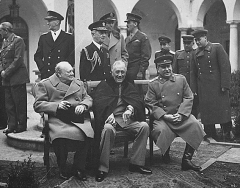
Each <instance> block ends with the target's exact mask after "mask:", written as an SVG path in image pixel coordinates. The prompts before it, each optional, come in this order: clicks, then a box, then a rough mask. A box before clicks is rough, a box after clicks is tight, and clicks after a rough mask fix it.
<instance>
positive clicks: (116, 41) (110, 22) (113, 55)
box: [100, 12, 128, 66]
mask: <svg viewBox="0 0 240 188" xmlns="http://www.w3.org/2000/svg"><path fill="white" fill-rule="evenodd" d="M100 20H103V21H104V22H105V23H106V28H107V30H108V32H107V36H106V37H105V40H104V42H103V44H102V46H103V47H105V48H106V49H108V51H109V55H110V64H111V66H112V65H113V63H114V62H115V61H118V60H122V61H124V62H125V63H126V65H127V64H128V52H127V50H126V44H125V40H124V37H123V35H122V34H121V33H120V30H119V29H118V26H117V24H116V23H117V22H116V18H115V13H113V12H110V13H108V14H105V15H104V16H102V17H101V18H100Z"/></svg>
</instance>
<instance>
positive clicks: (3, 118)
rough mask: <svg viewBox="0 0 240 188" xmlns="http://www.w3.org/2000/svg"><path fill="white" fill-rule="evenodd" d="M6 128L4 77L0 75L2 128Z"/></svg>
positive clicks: (0, 125) (0, 126)
mask: <svg viewBox="0 0 240 188" xmlns="http://www.w3.org/2000/svg"><path fill="white" fill-rule="evenodd" d="M0 64H1V62H0ZM5 128H7V113H6V109H5V94H4V87H3V86H2V77H1V76H0V129H5Z"/></svg>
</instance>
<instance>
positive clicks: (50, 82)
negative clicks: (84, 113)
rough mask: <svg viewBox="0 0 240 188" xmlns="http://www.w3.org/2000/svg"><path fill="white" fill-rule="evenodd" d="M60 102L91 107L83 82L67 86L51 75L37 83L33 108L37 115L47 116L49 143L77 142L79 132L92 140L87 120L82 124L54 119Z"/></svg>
mask: <svg viewBox="0 0 240 188" xmlns="http://www.w3.org/2000/svg"><path fill="white" fill-rule="evenodd" d="M62 100H66V101H68V102H70V104H71V105H72V106H73V107H76V106H77V105H79V104H84V105H86V106H87V107H88V108H90V107H91V106H92V98H91V97H90V96H89V95H88V94H87V92H86V90H85V88H84V85H83V82H82V81H80V80H78V79H74V80H73V81H72V83H71V85H70V86H68V85H66V84H64V83H62V82H61V81H60V80H59V78H58V77H57V76H56V75H55V74H53V75H52V76H50V77H49V78H47V79H44V80H42V81H41V82H39V83H38V84H37V89H36V97H35V102H34V104H33V107H34V110H35V111H36V112H37V113H42V112H45V113H47V114H49V128H50V132H49V134H50V139H51V141H53V140H54V139H56V138H68V139H72V140H79V139H80V138H79V137H80V135H81V133H80V131H81V130H82V131H83V132H84V133H85V135H86V136H87V137H89V138H93V137H94V132H93V128H92V126H91V124H90V121H89V120H88V119H85V120H84V123H72V122H70V123H66V122H63V121H61V120H60V119H59V118H57V117H56V115H57V107H58V104H59V103H60V101H62Z"/></svg>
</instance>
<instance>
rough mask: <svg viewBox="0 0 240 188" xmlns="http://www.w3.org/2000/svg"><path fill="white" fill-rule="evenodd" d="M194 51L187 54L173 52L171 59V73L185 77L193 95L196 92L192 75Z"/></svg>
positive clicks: (183, 51)
mask: <svg viewBox="0 0 240 188" xmlns="http://www.w3.org/2000/svg"><path fill="white" fill-rule="evenodd" d="M194 54H195V51H194V50H191V51H189V52H187V51H185V50H178V51H176V52H175V55H174V58H173V64H172V67H173V72H174V73H176V74H181V75H183V76H185V78H186V79H187V82H188V84H189V86H190V88H191V90H192V92H193V93H196V92H197V80H196V77H195V76H194V73H193V66H192V64H193V61H194V59H193V58H194Z"/></svg>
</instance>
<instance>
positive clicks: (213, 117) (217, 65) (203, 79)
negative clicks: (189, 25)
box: [192, 30, 233, 139]
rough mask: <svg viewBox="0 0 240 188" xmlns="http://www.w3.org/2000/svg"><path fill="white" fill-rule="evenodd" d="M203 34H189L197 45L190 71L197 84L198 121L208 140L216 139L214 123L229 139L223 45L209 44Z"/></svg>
mask: <svg viewBox="0 0 240 188" xmlns="http://www.w3.org/2000/svg"><path fill="white" fill-rule="evenodd" d="M207 33H208V31H207V30H195V31H193V33H192V35H193V36H194V38H195V41H196V44H197V46H198V48H197V49H196V53H195V56H194V58H195V60H194V62H195V63H194V69H193V70H194V73H195V76H196V77H197V82H198V96H199V105H200V114H201V121H202V123H203V124H204V130H205V132H206V134H207V136H208V137H212V138H215V139H216V138H217V135H216V129H215V124H221V127H222V129H223V131H224V134H225V136H229V137H231V138H233V134H232V121H231V108H230V100H229V88H230V82H231V66H230V62H229V58H228V55H227V53H226V51H225V50H224V48H223V46H222V45H221V44H219V43H211V42H209V41H208V39H207Z"/></svg>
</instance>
